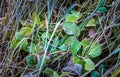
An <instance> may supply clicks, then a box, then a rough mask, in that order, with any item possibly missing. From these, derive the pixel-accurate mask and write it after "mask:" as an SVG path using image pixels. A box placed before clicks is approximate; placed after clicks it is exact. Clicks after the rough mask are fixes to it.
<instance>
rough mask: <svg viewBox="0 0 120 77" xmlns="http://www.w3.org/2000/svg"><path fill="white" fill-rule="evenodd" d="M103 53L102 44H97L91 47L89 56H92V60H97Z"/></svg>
mask: <svg viewBox="0 0 120 77" xmlns="http://www.w3.org/2000/svg"><path fill="white" fill-rule="evenodd" d="M101 53H102V50H101V44H96V45H93V46H91V48H90V50H89V54H88V55H90V56H91V57H92V58H95V57H97V56H100V54H101Z"/></svg>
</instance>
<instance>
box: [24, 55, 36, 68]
mask: <svg viewBox="0 0 120 77" xmlns="http://www.w3.org/2000/svg"><path fill="white" fill-rule="evenodd" d="M26 63H27V65H28V66H30V67H33V66H35V60H34V55H28V56H26Z"/></svg>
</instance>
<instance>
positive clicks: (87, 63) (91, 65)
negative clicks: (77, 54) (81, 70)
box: [84, 59, 95, 71]
mask: <svg viewBox="0 0 120 77" xmlns="http://www.w3.org/2000/svg"><path fill="white" fill-rule="evenodd" d="M84 61H85V70H87V71H89V70H93V69H94V67H95V64H94V63H93V61H91V60H90V59H85V60H84Z"/></svg>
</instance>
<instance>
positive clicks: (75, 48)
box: [71, 41, 81, 56]
mask: <svg viewBox="0 0 120 77" xmlns="http://www.w3.org/2000/svg"><path fill="white" fill-rule="evenodd" d="M80 47H81V45H80V42H79V41H75V42H73V43H72V45H71V52H72V55H73V56H75V55H76V54H77V52H78V50H79V49H80Z"/></svg>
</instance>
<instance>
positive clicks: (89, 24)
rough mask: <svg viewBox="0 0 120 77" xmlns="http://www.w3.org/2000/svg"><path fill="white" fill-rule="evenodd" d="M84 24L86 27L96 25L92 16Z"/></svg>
mask: <svg viewBox="0 0 120 77" xmlns="http://www.w3.org/2000/svg"><path fill="white" fill-rule="evenodd" d="M86 26H87V27H89V26H96V24H95V20H94V19H93V18H91V19H90V20H89V21H88V23H87V25H86Z"/></svg>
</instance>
